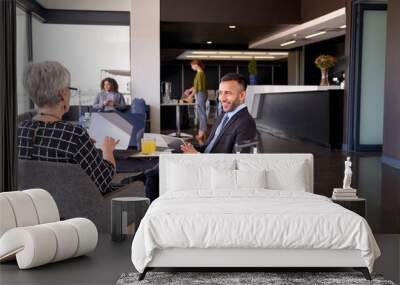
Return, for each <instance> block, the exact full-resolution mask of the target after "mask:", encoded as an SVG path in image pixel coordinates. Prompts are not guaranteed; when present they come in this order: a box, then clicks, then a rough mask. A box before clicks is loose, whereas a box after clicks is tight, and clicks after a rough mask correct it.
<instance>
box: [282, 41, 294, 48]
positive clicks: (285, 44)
mask: <svg viewBox="0 0 400 285" xmlns="http://www.w3.org/2000/svg"><path fill="white" fill-rule="evenodd" d="M295 42H296V41H295V40H292V41H288V42H284V43H281V47H284V46H288V45H291V44H294V43H295Z"/></svg>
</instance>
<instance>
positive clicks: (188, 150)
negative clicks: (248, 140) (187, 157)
mask: <svg viewBox="0 0 400 285" xmlns="http://www.w3.org/2000/svg"><path fill="white" fill-rule="evenodd" d="M181 151H183V153H199V152H198V151H197V150H196V149H195V148H194V146H193V145H192V144H191V143H184V144H183V145H181Z"/></svg>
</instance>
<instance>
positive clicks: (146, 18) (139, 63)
mask: <svg viewBox="0 0 400 285" xmlns="http://www.w3.org/2000/svg"><path fill="white" fill-rule="evenodd" d="M131 60H132V64H131V66H132V89H133V95H134V96H135V97H141V98H144V99H145V100H146V103H147V104H149V105H150V120H151V131H152V132H159V131H160V0H146V1H144V0H132V2H131Z"/></svg>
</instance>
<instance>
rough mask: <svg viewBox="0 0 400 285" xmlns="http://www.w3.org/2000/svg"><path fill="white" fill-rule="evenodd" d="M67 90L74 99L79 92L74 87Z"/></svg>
mask: <svg viewBox="0 0 400 285" xmlns="http://www.w3.org/2000/svg"><path fill="white" fill-rule="evenodd" d="M67 88H68V89H69V90H70V91H71V92H70V93H71V97H75V96H76V95H77V94H78V92H79V89H78V88H76V87H71V86H68V87H67Z"/></svg>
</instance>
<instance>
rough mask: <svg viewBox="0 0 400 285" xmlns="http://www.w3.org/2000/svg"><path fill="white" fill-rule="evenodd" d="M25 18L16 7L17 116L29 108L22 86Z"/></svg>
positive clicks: (26, 46)
mask: <svg viewBox="0 0 400 285" xmlns="http://www.w3.org/2000/svg"><path fill="white" fill-rule="evenodd" d="M26 24H27V16H26V13H25V12H24V11H22V10H21V9H19V8H18V7H17V105H18V114H21V113H23V112H26V111H28V110H29V108H30V103H29V97H28V95H27V94H26V92H25V91H24V88H23V86H22V77H23V74H24V70H25V67H26V66H27V64H28V38H27V31H26Z"/></svg>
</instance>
